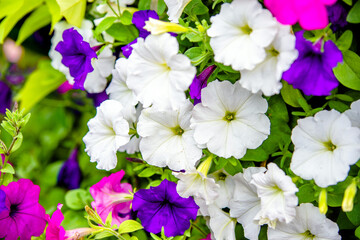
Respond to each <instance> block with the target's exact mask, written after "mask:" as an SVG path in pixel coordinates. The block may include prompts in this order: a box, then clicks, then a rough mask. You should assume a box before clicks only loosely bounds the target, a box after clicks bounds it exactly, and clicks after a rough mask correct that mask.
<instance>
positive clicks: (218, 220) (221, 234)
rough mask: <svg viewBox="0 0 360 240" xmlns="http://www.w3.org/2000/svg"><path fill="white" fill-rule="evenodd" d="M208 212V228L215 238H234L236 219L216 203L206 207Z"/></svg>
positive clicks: (225, 239) (226, 239)
mask: <svg viewBox="0 0 360 240" xmlns="http://www.w3.org/2000/svg"><path fill="white" fill-rule="evenodd" d="M208 210H209V214H210V221H209V228H210V230H211V232H212V236H213V237H214V239H216V240H235V239H236V238H235V225H236V219H235V218H231V217H230V215H229V214H228V213H226V212H224V211H223V210H221V209H220V208H219V207H218V206H216V205H211V206H209V208H208Z"/></svg>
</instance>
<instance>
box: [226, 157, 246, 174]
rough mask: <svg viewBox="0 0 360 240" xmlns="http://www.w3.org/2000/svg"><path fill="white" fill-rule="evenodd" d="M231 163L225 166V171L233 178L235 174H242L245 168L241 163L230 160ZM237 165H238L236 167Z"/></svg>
mask: <svg viewBox="0 0 360 240" xmlns="http://www.w3.org/2000/svg"><path fill="white" fill-rule="evenodd" d="M228 160H229V161H228V162H227V164H226V165H225V166H224V170H225V171H226V172H227V173H229V174H230V175H231V176H234V175H235V174H237V173H239V172H242V170H243V167H242V165H241V163H240V161H239V160H237V159H236V161H235V162H234V161H230V159H228ZM234 164H236V165H234Z"/></svg>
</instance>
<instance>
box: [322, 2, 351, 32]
mask: <svg viewBox="0 0 360 240" xmlns="http://www.w3.org/2000/svg"><path fill="white" fill-rule="evenodd" d="M326 9H327V13H328V15H329V21H330V22H331V26H330V28H331V29H332V30H333V31H334V32H335V31H337V30H339V29H341V28H343V27H345V26H346V25H347V24H348V22H347V21H346V17H347V11H346V9H345V8H344V7H343V6H342V5H341V3H335V4H334V5H331V6H328V7H327V8H326Z"/></svg>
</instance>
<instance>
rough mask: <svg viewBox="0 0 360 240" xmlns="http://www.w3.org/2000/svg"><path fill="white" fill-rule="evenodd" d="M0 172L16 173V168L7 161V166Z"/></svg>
mask: <svg viewBox="0 0 360 240" xmlns="http://www.w3.org/2000/svg"><path fill="white" fill-rule="evenodd" d="M0 172H2V173H10V174H15V170H14V168H13V166H11V164H9V163H6V164H5V166H4V167H3V168H2V169H1V170H0Z"/></svg>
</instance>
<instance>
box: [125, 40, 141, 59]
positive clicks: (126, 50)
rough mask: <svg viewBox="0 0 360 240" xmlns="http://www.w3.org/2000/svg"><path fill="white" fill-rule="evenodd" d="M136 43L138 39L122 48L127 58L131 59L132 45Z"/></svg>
mask: <svg viewBox="0 0 360 240" xmlns="http://www.w3.org/2000/svg"><path fill="white" fill-rule="evenodd" d="M135 43H137V38H136V39H135V40H134V41H132V42H131V43H129V44H128V45H125V46H123V47H122V48H121V51H122V53H123V54H124V56H125V57H126V58H129V57H130V55H131V53H132V50H133V48H132V45H133V44H135Z"/></svg>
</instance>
